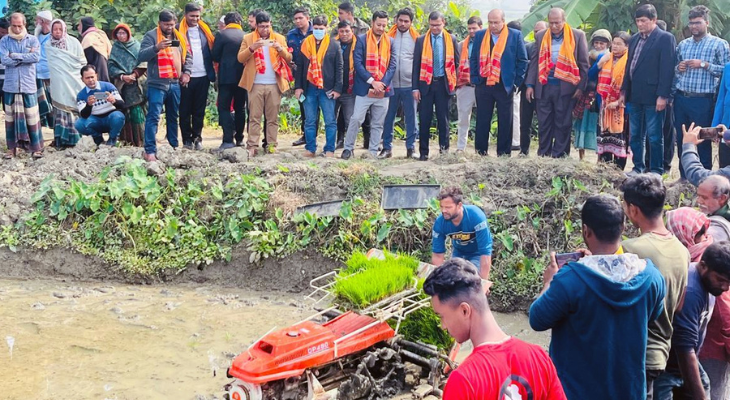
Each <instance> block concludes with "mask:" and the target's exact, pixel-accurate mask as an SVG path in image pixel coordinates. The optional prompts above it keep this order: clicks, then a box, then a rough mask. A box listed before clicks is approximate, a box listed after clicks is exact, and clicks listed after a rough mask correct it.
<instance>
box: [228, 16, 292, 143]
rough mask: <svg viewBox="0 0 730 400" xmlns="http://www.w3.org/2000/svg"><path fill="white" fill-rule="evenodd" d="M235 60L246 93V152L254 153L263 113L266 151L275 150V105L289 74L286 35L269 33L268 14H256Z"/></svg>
mask: <svg viewBox="0 0 730 400" xmlns="http://www.w3.org/2000/svg"><path fill="white" fill-rule="evenodd" d="M238 61H239V62H241V63H243V65H244V68H243V76H241V81H240V82H239V83H238V86H240V87H242V88H244V89H246V90H247V91H248V93H249V96H248V101H249V113H250V115H249V124H248V125H249V132H248V141H247V143H246V145H247V147H248V153H249V156H250V157H253V156H255V155H256V149H258V147H259V141H260V138H261V119H262V117H263V116H264V114H265V115H266V124H267V125H266V143H267V148H266V151H267V152H268V153H273V152H275V151H276V145H277V142H276V140H277V137H278V136H279V107H281V95H282V94H283V93H284V92H286V91H287V90H289V82H291V81H292V79H293V77H292V74H291V69H290V68H289V63H290V62H291V53H290V52H289V50H288V49H287V47H286V38H284V36H282V35H280V34H278V33H275V32H273V29H272V27H271V16H270V15H269V13H267V12H265V11H262V12H260V13H258V14H256V30H255V31H253V32H251V33H249V34H248V35H245V36H244V37H243V42H241V48H240V49H239V50H238Z"/></svg>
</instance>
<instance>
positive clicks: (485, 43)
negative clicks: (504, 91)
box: [479, 25, 509, 86]
mask: <svg viewBox="0 0 730 400" xmlns="http://www.w3.org/2000/svg"><path fill="white" fill-rule="evenodd" d="M507 36H509V28H507V25H505V26H504V27H503V28H502V32H500V33H499V38H498V39H497V43H495V44H494V48H493V49H492V48H491V47H492V44H491V41H492V40H491V38H492V33H491V32H489V29H487V30H486V31H485V32H484V38H483V39H482V45H481V47H480V48H479V75H480V76H481V77H482V78H487V86H494V85H496V84H498V83H499V78H500V77H501V76H502V54H504V49H505V48H506V47H507Z"/></svg>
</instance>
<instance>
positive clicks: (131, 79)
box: [122, 75, 137, 84]
mask: <svg viewBox="0 0 730 400" xmlns="http://www.w3.org/2000/svg"><path fill="white" fill-rule="evenodd" d="M136 80H137V78H135V77H134V75H122V81H124V83H126V84H130V83H132V82H134V81H136Z"/></svg>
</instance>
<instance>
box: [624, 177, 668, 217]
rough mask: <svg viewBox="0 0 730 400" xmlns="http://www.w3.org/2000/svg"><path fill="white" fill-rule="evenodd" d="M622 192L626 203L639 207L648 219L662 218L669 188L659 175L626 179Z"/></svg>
mask: <svg viewBox="0 0 730 400" xmlns="http://www.w3.org/2000/svg"><path fill="white" fill-rule="evenodd" d="M620 190H621V191H622V192H623V194H624V201H625V202H626V203H627V204H630V205H633V206H636V207H638V208H639V210H641V213H642V214H644V216H645V217H646V218H649V219H655V218H658V217H661V215H662V211H663V210H664V201H665V200H666V198H667V188H666V187H665V186H664V183H663V182H662V178H661V177H660V176H659V175H657V174H639V175H635V176H632V177H629V178H626V180H625V181H624V182H623V183H622V184H621V188H620Z"/></svg>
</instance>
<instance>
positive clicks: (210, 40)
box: [180, 18, 215, 52]
mask: <svg viewBox="0 0 730 400" xmlns="http://www.w3.org/2000/svg"><path fill="white" fill-rule="evenodd" d="M198 28H200V30H202V31H203V34H204V35H205V38H206V39H208V48H209V49H211V50H212V49H213V42H215V36H213V33H212V32H211V31H210V28H209V27H208V24H206V23H205V21H203V20H202V19H201V20H199V21H198ZM188 29H189V27H188V22H187V20H186V19H185V18H183V20H182V22H180V33H181V34H182V35H183V36H185V37H188ZM192 51H193V49H190V52H192Z"/></svg>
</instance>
